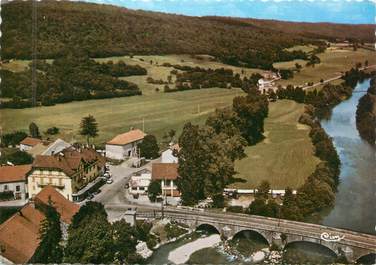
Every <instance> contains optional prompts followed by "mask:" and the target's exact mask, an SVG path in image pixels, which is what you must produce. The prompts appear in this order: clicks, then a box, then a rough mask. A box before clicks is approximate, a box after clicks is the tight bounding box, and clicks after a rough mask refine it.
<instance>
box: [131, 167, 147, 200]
mask: <svg viewBox="0 0 376 265" xmlns="http://www.w3.org/2000/svg"><path fill="white" fill-rule="evenodd" d="M150 182H151V172H150V170H148V169H143V170H140V171H138V172H136V173H134V174H133V175H132V176H131V178H130V180H129V188H128V191H129V194H132V195H146V194H148V188H149V184H150Z"/></svg>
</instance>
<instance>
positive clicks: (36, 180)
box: [27, 169, 73, 201]
mask: <svg viewBox="0 0 376 265" xmlns="http://www.w3.org/2000/svg"><path fill="white" fill-rule="evenodd" d="M38 184H42V185H38ZM47 184H50V185H52V186H55V187H56V190H57V191H58V192H60V193H61V194H62V195H63V196H64V197H65V198H67V199H68V200H70V201H72V193H73V192H72V180H71V178H70V177H68V176H67V175H65V174H64V173H63V172H59V171H49V170H39V169H34V170H33V171H32V173H31V174H30V175H29V176H28V178H27V190H28V192H29V198H32V197H33V196H35V195H36V194H38V193H39V192H40V191H41V190H42V189H43V187H44V186H45V185H47ZM61 186H64V187H63V188H60V187H61Z"/></svg>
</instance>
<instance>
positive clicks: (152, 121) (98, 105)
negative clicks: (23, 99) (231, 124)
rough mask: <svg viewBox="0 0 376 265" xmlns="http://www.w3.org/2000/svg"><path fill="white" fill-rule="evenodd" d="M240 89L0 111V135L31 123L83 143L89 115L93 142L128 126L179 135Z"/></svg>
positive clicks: (111, 135)
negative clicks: (82, 129) (93, 129)
mask: <svg viewBox="0 0 376 265" xmlns="http://www.w3.org/2000/svg"><path fill="white" fill-rule="evenodd" d="M241 93H243V92H242V91H241V90H240V89H223V88H222V89H219V88H218V89H216V88H214V89H204V90H190V91H183V92H178V93H163V92H160V93H155V94H154V95H142V96H134V97H125V98H113V99H102V100H88V101H81V102H72V103H66V104H58V105H56V106H51V107H36V108H29V109H3V110H0V126H1V127H2V130H3V132H11V131H14V130H25V131H27V130H28V126H29V124H30V122H32V121H34V122H36V124H37V125H38V126H39V129H40V131H42V132H44V131H46V129H47V128H49V127H52V126H56V127H58V128H60V131H61V135H59V136H60V137H63V138H64V139H66V140H68V141H72V140H82V141H84V138H81V137H80V136H79V124H80V120H81V118H82V117H84V116H86V115H88V114H91V115H93V116H94V117H95V118H96V120H97V122H98V123H99V136H98V137H97V138H96V139H95V142H96V143H103V142H106V141H107V140H109V139H111V138H112V137H113V136H115V135H116V134H119V133H123V132H126V131H128V130H129V129H130V128H131V127H137V128H140V129H142V127H143V119H144V126H145V131H146V132H147V133H151V134H155V135H156V136H157V137H159V139H161V137H162V136H163V134H164V133H165V132H167V131H168V130H170V129H175V130H177V131H178V134H179V133H180V130H181V129H182V126H183V125H184V124H185V123H186V122H188V121H192V122H195V123H198V122H202V123H203V122H204V121H205V119H206V118H207V116H208V115H209V113H211V112H213V111H214V110H215V108H220V107H225V106H229V105H231V104H232V99H233V97H234V96H236V95H237V94H239V95H240V94H241Z"/></svg>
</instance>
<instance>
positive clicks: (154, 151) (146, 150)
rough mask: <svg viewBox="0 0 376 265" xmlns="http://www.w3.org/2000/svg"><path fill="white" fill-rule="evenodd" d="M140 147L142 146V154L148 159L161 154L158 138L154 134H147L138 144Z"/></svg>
mask: <svg viewBox="0 0 376 265" xmlns="http://www.w3.org/2000/svg"><path fill="white" fill-rule="evenodd" d="M138 148H140V155H141V156H142V157H146V158H147V159H153V158H157V157H158V156H159V147H158V142H157V138H156V137H155V136H154V135H152V134H148V135H146V136H145V137H144V139H143V140H142V142H141V143H139V144H138Z"/></svg>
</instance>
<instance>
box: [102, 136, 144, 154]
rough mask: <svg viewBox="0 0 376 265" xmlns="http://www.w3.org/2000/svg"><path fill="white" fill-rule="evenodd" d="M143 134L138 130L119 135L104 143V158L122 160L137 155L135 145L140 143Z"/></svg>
mask: <svg viewBox="0 0 376 265" xmlns="http://www.w3.org/2000/svg"><path fill="white" fill-rule="evenodd" d="M145 135H146V134H145V133H144V132H143V131H141V130H139V129H133V130H130V131H129V132H126V133H123V134H119V135H117V136H115V137H114V138H113V139H112V140H110V141H108V142H107V143H106V157H108V158H111V159H117V160H123V159H125V158H128V157H132V156H135V155H136V154H137V145H138V144H139V143H141V142H142V140H143V139H144V137H145Z"/></svg>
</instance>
